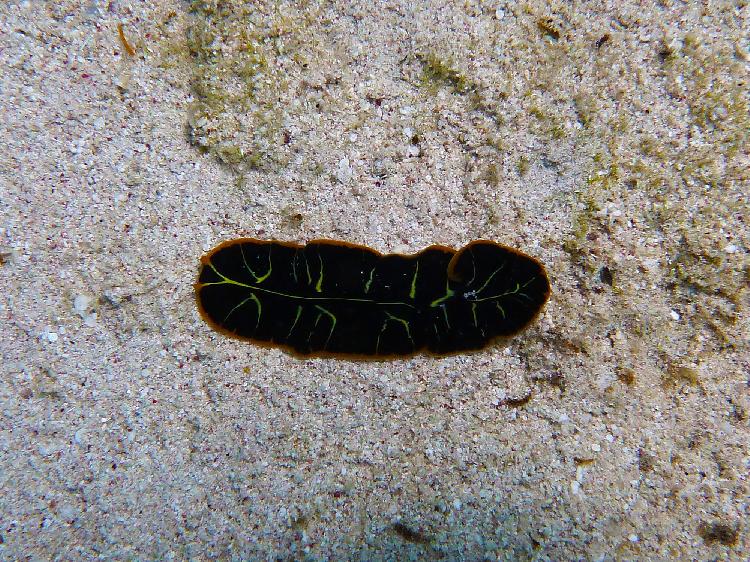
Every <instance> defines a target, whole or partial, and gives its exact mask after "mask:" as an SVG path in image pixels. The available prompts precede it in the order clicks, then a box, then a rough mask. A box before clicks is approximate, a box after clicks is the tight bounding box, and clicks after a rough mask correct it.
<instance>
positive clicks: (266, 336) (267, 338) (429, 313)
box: [195, 238, 550, 360]
mask: <svg viewBox="0 0 750 562" xmlns="http://www.w3.org/2000/svg"><path fill="white" fill-rule="evenodd" d="M195 293H196V299H197V303H198V310H199V311H200V314H201V316H202V317H203V319H204V320H205V321H206V322H207V323H208V324H209V325H210V326H211V327H212V328H213V329H215V330H216V331H218V332H220V333H222V334H225V335H228V336H231V337H235V338H239V339H242V340H245V341H249V342H252V343H254V344H257V345H261V346H266V347H278V348H281V349H284V350H285V351H288V352H290V353H292V354H293V355H296V356H298V357H312V356H318V357H321V356H329V357H342V358H350V359H376V360H378V359H391V358H397V357H408V356H411V355H414V354H416V353H420V352H425V353H429V354H432V355H437V356H443V355H450V354H455V353H461V352H468V351H476V350H479V349H482V348H484V347H487V346H488V345H490V344H492V343H493V342H494V341H495V340H497V339H499V338H507V337H510V336H513V335H515V334H517V333H519V332H521V331H522V330H523V329H524V328H526V327H527V326H528V325H529V324H530V323H531V322H533V320H534V319H535V318H536V317H537V315H538V314H539V312H540V310H541V309H542V307H543V306H544V304H545V303H546V302H547V299H548V298H549V294H550V284H549V280H548V279H547V274H546V273H545V271H544V266H543V265H542V264H541V263H540V262H539V261H537V260H536V259H534V258H532V257H530V256H527V255H525V254H523V253H521V252H519V251H517V250H514V249H512V248H508V247H506V246H502V245H500V244H497V243H495V242H489V241H486V240H477V241H474V242H471V243H470V244H468V245H466V246H464V247H463V248H462V249H460V250H458V251H456V250H454V249H452V248H447V247H445V246H430V247H429V248H427V249H425V250H422V251H421V252H419V253H417V254H412V255H401V254H387V255H384V254H381V253H379V252H377V251H375V250H373V249H371V248H368V247H366V246H359V245H356V244H350V243H347V242H339V241H334V240H314V241H312V242H309V243H308V244H306V245H299V244H294V243H290V242H277V241H263V240H255V239H252V238H241V239H237V240H229V241H227V242H224V243H222V244H219V245H218V246H217V247H216V248H214V249H213V250H211V251H210V252H208V253H207V254H206V255H204V256H203V257H202V258H201V267H200V273H199V275H198V281H197V283H196V284H195Z"/></svg>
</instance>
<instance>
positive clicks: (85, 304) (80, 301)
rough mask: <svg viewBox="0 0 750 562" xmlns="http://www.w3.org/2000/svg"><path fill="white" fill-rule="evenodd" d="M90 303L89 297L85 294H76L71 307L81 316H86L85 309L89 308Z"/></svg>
mask: <svg viewBox="0 0 750 562" xmlns="http://www.w3.org/2000/svg"><path fill="white" fill-rule="evenodd" d="M90 305H91V298H90V297H87V296H86V295H76V296H75V298H74V299H73V309H75V311H76V313H78V315H79V316H80V317H81V318H84V317H85V316H86V311H87V310H88V309H89V306H90Z"/></svg>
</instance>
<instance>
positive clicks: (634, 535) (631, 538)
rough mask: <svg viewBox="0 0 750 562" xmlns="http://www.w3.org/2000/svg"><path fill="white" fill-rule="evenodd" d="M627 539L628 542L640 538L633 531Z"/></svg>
mask: <svg viewBox="0 0 750 562" xmlns="http://www.w3.org/2000/svg"><path fill="white" fill-rule="evenodd" d="M628 540H629V541H630V542H638V541H639V540H640V539H639V538H638V535H636V534H635V533H633V534H631V535H629V536H628Z"/></svg>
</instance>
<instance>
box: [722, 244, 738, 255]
mask: <svg viewBox="0 0 750 562" xmlns="http://www.w3.org/2000/svg"><path fill="white" fill-rule="evenodd" d="M724 251H725V252H726V253H727V254H734V253H735V252H737V246H735V245H734V244H729V245H728V246H727V247H726V248H724Z"/></svg>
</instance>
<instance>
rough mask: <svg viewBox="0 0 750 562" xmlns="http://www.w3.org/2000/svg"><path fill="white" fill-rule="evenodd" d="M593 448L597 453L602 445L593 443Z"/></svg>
mask: <svg viewBox="0 0 750 562" xmlns="http://www.w3.org/2000/svg"><path fill="white" fill-rule="evenodd" d="M591 450H592V451H594V452H595V453H598V452H599V451H601V450H602V446H601V445H599V443H593V444H592V445H591Z"/></svg>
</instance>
